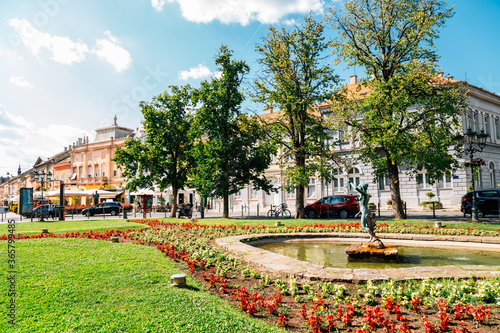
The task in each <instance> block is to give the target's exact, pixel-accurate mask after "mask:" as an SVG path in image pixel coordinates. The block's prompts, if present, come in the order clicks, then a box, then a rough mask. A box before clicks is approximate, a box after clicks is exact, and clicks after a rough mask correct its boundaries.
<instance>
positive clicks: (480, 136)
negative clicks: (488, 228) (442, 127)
mask: <svg viewBox="0 0 500 333" xmlns="http://www.w3.org/2000/svg"><path fill="white" fill-rule="evenodd" d="M488 136H489V135H488V134H487V133H484V130H481V132H480V133H477V132H475V131H473V130H472V128H468V129H467V132H466V133H465V134H464V135H461V134H459V135H457V136H456V137H455V138H454V139H455V142H456V144H457V148H459V149H460V150H461V152H462V153H463V154H466V155H467V154H468V155H469V165H470V171H471V178H472V208H471V219H472V221H473V222H478V220H479V218H478V214H477V200H476V185H475V181H474V166H475V165H476V162H475V161H474V153H479V152H482V151H483V149H484V147H485V146H486V139H487V138H488ZM476 139H477V145H478V147H479V148H475V147H474V146H473V144H474V143H476ZM464 141H465V145H464Z"/></svg>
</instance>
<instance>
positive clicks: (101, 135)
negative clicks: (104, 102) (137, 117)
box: [94, 116, 134, 143]
mask: <svg viewBox="0 0 500 333" xmlns="http://www.w3.org/2000/svg"><path fill="white" fill-rule="evenodd" d="M95 131H96V132H97V134H96V136H95V139H94V143H96V142H103V141H111V140H113V139H121V138H126V137H129V136H131V135H132V134H133V133H134V130H133V129H130V128H126V127H122V126H118V124H117V123H116V116H115V118H114V123H113V125H111V126H108V127H102V128H98V129H96V130H95Z"/></svg>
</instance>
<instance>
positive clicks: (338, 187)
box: [333, 169, 344, 192]
mask: <svg viewBox="0 0 500 333" xmlns="http://www.w3.org/2000/svg"><path fill="white" fill-rule="evenodd" d="M343 191H344V175H343V174H342V171H341V170H340V169H334V170H333V192H343Z"/></svg>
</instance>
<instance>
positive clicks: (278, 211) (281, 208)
mask: <svg viewBox="0 0 500 333" xmlns="http://www.w3.org/2000/svg"><path fill="white" fill-rule="evenodd" d="M275 207H276V208H275V209H273V205H271V209H270V210H269V211H268V212H267V218H268V219H273V218H277V217H282V218H287V219H289V218H291V217H292V213H291V212H290V211H289V210H288V209H287V208H286V207H287V205H286V203H282V204H279V205H277V206H275Z"/></svg>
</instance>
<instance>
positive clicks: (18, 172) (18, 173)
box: [17, 164, 21, 176]
mask: <svg viewBox="0 0 500 333" xmlns="http://www.w3.org/2000/svg"><path fill="white" fill-rule="evenodd" d="M20 174H21V164H19V168H18V169H17V175H18V176H19V175H20Z"/></svg>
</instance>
